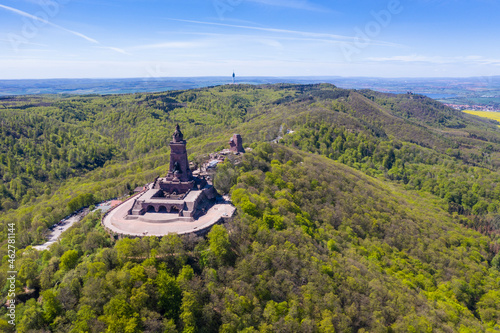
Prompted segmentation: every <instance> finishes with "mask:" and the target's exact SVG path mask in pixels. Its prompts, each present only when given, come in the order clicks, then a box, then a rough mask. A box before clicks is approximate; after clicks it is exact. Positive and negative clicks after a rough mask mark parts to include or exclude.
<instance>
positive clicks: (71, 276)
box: [0, 83, 500, 332]
mask: <svg viewBox="0 0 500 333" xmlns="http://www.w3.org/2000/svg"><path fill="white" fill-rule="evenodd" d="M177 123H179V124H180V126H181V127H182V129H183V133H184V137H185V138H186V139H187V140H188V144H187V148H188V153H189V158H190V160H192V161H195V162H199V161H202V160H203V159H204V158H206V155H207V154H208V153H211V152H214V151H218V150H221V149H222V148H226V147H227V145H228V140H229V138H230V137H231V136H232V135H233V133H239V134H241V135H242V137H243V141H244V146H245V147H247V148H251V149H249V151H248V152H247V153H245V154H244V156H243V157H242V158H241V160H239V161H238V163H235V164H233V163H231V162H230V161H227V162H226V163H224V164H221V165H219V167H218V170H217V173H216V175H215V179H214V184H215V187H216V188H217V189H218V191H220V192H221V193H228V194H229V195H230V196H231V199H232V201H233V203H234V204H235V206H236V207H237V211H238V216H237V217H236V218H235V220H234V221H233V222H231V223H228V224H226V225H223V226H216V227H214V228H213V229H212V231H211V232H210V233H209V234H208V236H207V237H206V238H197V237H178V236H176V235H169V236H167V237H163V238H162V239H157V238H155V237H145V238H143V239H128V238H125V239H122V240H115V239H113V238H110V237H109V236H108V235H107V234H106V232H105V231H104V229H103V228H102V226H101V225H100V223H99V221H100V215H99V214H97V213H96V214H90V215H89V216H87V217H86V218H85V219H83V220H82V221H81V222H79V223H77V224H76V225H75V226H74V227H72V228H71V229H70V230H68V231H67V232H66V233H65V234H64V235H63V237H62V239H61V241H60V242H59V243H56V244H54V245H53V246H52V247H51V248H50V250H48V251H44V252H38V251H35V250H33V249H32V248H31V247H30V245H33V244H38V243H41V242H42V241H43V239H44V235H46V233H47V230H48V227H49V226H51V225H52V224H54V223H55V222H57V221H59V220H60V219H61V218H63V217H65V216H67V215H68V214H70V213H71V212H72V210H74V209H79V208H80V207H84V206H88V205H92V204H94V203H97V202H99V201H102V200H105V199H109V198H114V197H118V196H123V195H128V194H131V193H133V190H134V189H135V188H136V187H137V186H140V185H143V184H145V183H147V182H150V181H152V180H153V179H154V178H155V177H157V176H159V175H164V174H165V173H166V171H167V169H168V163H169V161H168V158H169V148H168V142H169V141H170V139H171V134H172V132H173V129H174V127H175V124H177ZM498 124H499V123H498V122H496V121H494V120H490V119H484V118H479V117H475V116H473V115H469V114H465V113H462V112H459V111H457V110H454V109H451V108H449V107H446V106H444V105H443V104H441V103H439V102H437V101H435V100H433V99H431V98H428V97H426V96H424V95H419V94H415V93H413V94H408V93H404V94H389V93H383V92H375V91H372V90H367V89H361V90H355V89H342V88H339V87H337V86H335V85H332V84H328V83H322V84H292V83H279V84H259V85H250V84H238V85H220V86H214V87H200V88H196V89H183V90H172V91H163V92H155V93H134V94H112V95H105V96H101V95H34V96H4V97H2V98H1V99H0V226H1V230H0V241H1V242H2V246H1V247H0V253H1V254H2V257H3V258H4V260H3V261H2V264H1V265H2V267H1V269H0V283H2V284H3V285H7V283H6V278H7V275H6V272H7V271H9V264H10V263H9V261H8V258H9V256H8V255H9V252H8V245H9V243H8V242H9V241H8V239H9V236H8V233H9V224H10V226H12V224H14V225H15V228H16V235H17V238H16V244H15V245H16V247H17V249H18V251H17V253H16V262H15V265H16V269H17V270H18V271H19V273H18V276H17V285H16V288H17V289H16V294H17V295H18V296H17V297H18V301H17V303H16V305H17V307H16V318H17V319H16V320H17V323H18V325H17V327H16V329H17V331H18V332H33V331H40V332H42V331H55V332H102V331H110V332H125V331H128V332H177V331H185V332H240V331H242V332H334V331H338V332H378V331H380V332H388V331H393V332H409V331H414V332H422V331H446V332H455V331H461V330H463V331H465V330H468V331H471V332H484V331H492V332H493V331H495V330H498V329H500V326H499V322H500V307H499V306H498V299H499V298H500V293H499V291H498V281H500V254H499V250H500V185H499V184H500V128H499V127H498ZM6 294H7V288H5V289H4V290H3V293H2V297H3V298H2V300H3V301H5V299H6ZM0 313H1V314H2V315H4V314H5V313H6V308H5V307H2V308H1V309H0ZM2 318H4V317H2ZM5 318H7V317H5ZM0 330H1V331H5V332H13V331H14V330H13V329H12V326H9V324H8V323H7V322H6V321H5V320H4V319H0Z"/></svg>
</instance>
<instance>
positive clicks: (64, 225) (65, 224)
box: [33, 208, 89, 251]
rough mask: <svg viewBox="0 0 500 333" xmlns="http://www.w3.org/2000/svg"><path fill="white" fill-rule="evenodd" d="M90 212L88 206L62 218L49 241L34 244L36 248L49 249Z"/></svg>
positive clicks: (55, 225)
mask: <svg viewBox="0 0 500 333" xmlns="http://www.w3.org/2000/svg"><path fill="white" fill-rule="evenodd" d="M88 213H89V209H88V208H86V209H84V210H83V211H81V212H80V213H78V214H73V215H71V216H70V217H68V218H67V219H64V220H61V221H60V222H59V223H57V224H54V225H53V227H54V228H53V229H52V231H51V232H50V234H49V236H48V237H47V242H46V243H44V244H42V245H36V246H33V248H34V249H35V250H39V251H43V250H48V249H49V247H50V246H51V245H52V244H54V243H55V242H57V241H58V240H59V237H61V235H62V233H63V232H65V231H66V230H68V229H69V228H71V226H72V225H73V224H74V223H76V222H79V221H81V220H82V219H83V218H84V217H85V216H86V215H87V214H88Z"/></svg>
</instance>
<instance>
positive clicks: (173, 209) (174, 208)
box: [170, 206, 179, 214]
mask: <svg viewBox="0 0 500 333" xmlns="http://www.w3.org/2000/svg"><path fill="white" fill-rule="evenodd" d="M170 213H174V214H179V208H177V206H172V207H170Z"/></svg>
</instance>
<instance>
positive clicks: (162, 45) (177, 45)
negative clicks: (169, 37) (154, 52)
mask: <svg viewBox="0 0 500 333" xmlns="http://www.w3.org/2000/svg"><path fill="white" fill-rule="evenodd" d="M207 45H208V43H206V42H159V43H154V44H146V45H139V46H135V47H134V49H138V50H147V49H188V48H197V47H202V46H207Z"/></svg>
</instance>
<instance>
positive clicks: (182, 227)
mask: <svg viewBox="0 0 500 333" xmlns="http://www.w3.org/2000/svg"><path fill="white" fill-rule="evenodd" d="M133 203H134V199H133V198H132V199H129V200H127V201H125V202H124V203H122V204H121V205H120V206H118V207H116V208H115V209H114V210H112V211H111V212H110V213H109V214H108V215H106V217H105V218H104V219H103V222H102V223H103V225H104V227H106V228H107V229H109V230H110V231H112V232H114V233H115V234H124V235H132V236H164V235H167V234H169V233H176V234H188V233H194V232H201V231H203V230H205V229H208V228H210V227H212V226H213V225H214V224H216V223H217V222H219V221H220V220H221V219H222V218H226V217H231V216H233V214H234V212H235V210H236V208H235V207H234V206H233V205H231V204H230V203H227V202H226V203H219V204H215V205H214V206H212V208H210V209H209V210H208V212H207V213H206V214H205V215H203V216H201V217H200V218H198V219H197V220H195V221H193V222H180V221H170V222H160V221H159V222H145V221H141V220H137V219H136V220H126V219H125V216H126V215H127V212H128V211H129V210H130V208H132V205H133ZM164 214H165V213H147V214H145V216H144V217H145V218H146V219H149V220H158V219H159V218H161V216H162V215H164ZM146 215H147V216H146ZM162 219H165V218H164V217H163V218H162Z"/></svg>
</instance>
